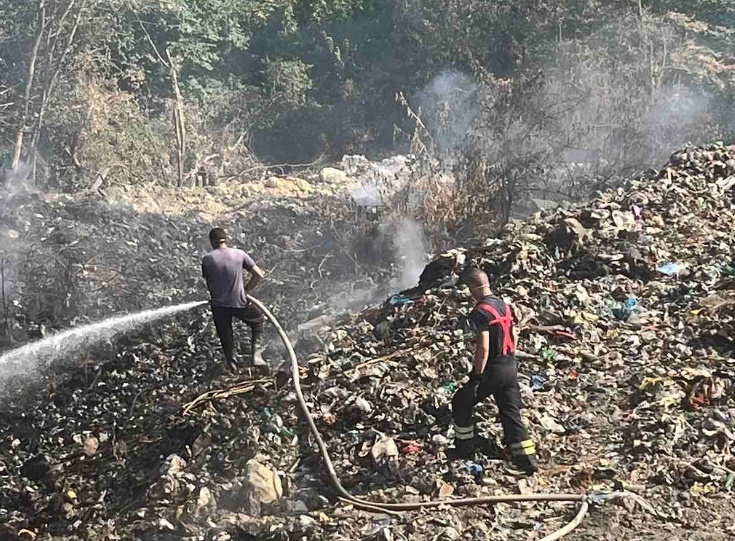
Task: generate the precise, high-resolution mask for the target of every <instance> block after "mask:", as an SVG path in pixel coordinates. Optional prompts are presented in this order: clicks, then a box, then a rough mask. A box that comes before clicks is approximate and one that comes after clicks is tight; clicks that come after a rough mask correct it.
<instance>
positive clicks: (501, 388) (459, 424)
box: [452, 268, 538, 475]
mask: <svg viewBox="0 0 735 541" xmlns="http://www.w3.org/2000/svg"><path fill="white" fill-rule="evenodd" d="M462 282H464V283H465V284H466V285H467V286H468V287H469V289H470V293H471V294H472V297H473V298H474V299H475V301H476V303H477V304H476V305H475V307H474V309H473V310H472V312H470V314H469V316H468V318H467V321H466V323H465V325H466V327H469V329H470V330H471V331H473V332H474V333H476V335H477V343H476V346H475V358H474V363H473V368H472V372H471V374H470V379H469V381H468V382H467V383H466V384H465V385H463V386H462V387H461V388H460V389H458V390H457V392H456V393H455V395H454V397H453V398H452V415H453V417H454V434H455V447H456V454H457V455H458V456H459V457H462V458H473V457H474V456H475V451H476V447H477V446H478V443H479V442H481V441H482V440H483V438H480V437H479V436H478V435H476V434H475V426H474V419H473V413H474V409H475V406H476V405H477V404H478V403H480V402H481V401H483V400H485V399H486V398H488V397H489V396H493V397H494V398H495V402H496V403H497V405H498V410H499V412H500V422H501V424H502V426H503V435H504V444H505V445H506V447H507V449H508V452H509V454H510V459H511V462H512V463H513V464H514V465H515V466H516V467H517V468H519V469H520V470H522V471H523V472H524V473H526V474H527V475H532V474H533V473H535V472H536V471H537V470H538V465H537V461H536V446H535V444H534V442H533V440H531V439H530V438H529V436H528V431H527V430H526V426H525V425H524V423H523V420H522V419H521V408H522V407H523V404H522V402H521V392H520V389H519V387H518V373H517V370H516V361H515V356H514V352H515V344H514V343H513V315H512V313H511V309H510V307H509V306H508V305H506V304H505V303H504V302H503V301H502V300H501V299H499V298H497V297H493V296H492V295H491V294H490V283H489V281H488V278H487V275H486V274H485V273H484V272H483V271H481V270H479V269H474V268H472V269H469V270H467V271H465V272H464V273H463V274H462Z"/></svg>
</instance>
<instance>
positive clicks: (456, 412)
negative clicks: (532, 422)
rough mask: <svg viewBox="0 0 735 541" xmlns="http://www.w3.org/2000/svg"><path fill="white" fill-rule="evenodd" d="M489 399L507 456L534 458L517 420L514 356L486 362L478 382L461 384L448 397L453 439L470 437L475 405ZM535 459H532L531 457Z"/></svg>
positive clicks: (518, 405)
mask: <svg viewBox="0 0 735 541" xmlns="http://www.w3.org/2000/svg"><path fill="white" fill-rule="evenodd" d="M489 396H493V397H494V398H495V402H496V403H497V405H498V411H499V413H500V423H501V424H502V425H503V436H504V438H503V443H504V444H505V445H506V446H508V448H509V449H510V452H511V457H512V458H513V457H515V458H521V457H523V458H524V459H525V460H524V462H525V461H526V460H528V458H529V455H535V451H536V449H535V446H534V444H533V442H532V441H531V440H529V438H528V430H526V426H525V425H524V424H523V420H522V419H521V408H522V407H523V402H522V400H521V391H520V388H519V387H518V372H517V368H516V361H515V358H514V357H501V358H498V359H489V360H488V362H487V366H486V367H485V373H484V374H483V376H482V379H481V380H480V381H479V382H478V381H475V382H472V381H470V382H468V383H467V384H465V385H463V386H462V387H461V388H460V389H459V390H458V391H457V392H456V393H455V395H454V397H453V398H452V415H453V417H454V424H455V431H456V434H457V439H458V441H459V439H460V438H461V439H465V440H469V439H471V438H474V436H475V435H474V419H473V414H474V410H475V406H476V405H477V404H479V403H480V402H482V401H483V400H485V399H486V398H488V397H489ZM533 458H534V460H535V456H534V457H533Z"/></svg>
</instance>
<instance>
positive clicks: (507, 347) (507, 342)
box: [475, 301, 516, 356]
mask: <svg viewBox="0 0 735 541" xmlns="http://www.w3.org/2000/svg"><path fill="white" fill-rule="evenodd" d="M475 308H477V309H478V310H480V311H481V312H484V313H485V314H486V315H489V316H492V320H491V321H489V322H488V325H499V326H500V328H501V329H502V330H503V345H502V347H501V353H500V354H501V355H503V356H505V355H512V354H513V353H515V350H516V345H515V343H514V342H513V334H512V333H511V326H512V325H513V314H512V313H511V311H510V306H508V305H505V315H500V312H499V311H498V310H497V308H495V307H494V306H493V305H492V304H490V303H489V302H485V301H482V302H479V303H478V304H477V306H475Z"/></svg>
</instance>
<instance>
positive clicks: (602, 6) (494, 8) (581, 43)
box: [0, 0, 735, 189]
mask: <svg viewBox="0 0 735 541" xmlns="http://www.w3.org/2000/svg"><path fill="white" fill-rule="evenodd" d="M70 1H71V0H46V3H47V4H46V5H47V7H48V9H47V17H48V20H49V21H50V22H53V23H54V24H59V23H60V21H61V14H62V13H63V12H64V9H65V7H66V6H68V5H70ZM77 5H79V4H77ZM38 6H39V0H28V1H26V2H16V1H14V0H0V137H1V139H0V140H1V141H3V143H1V144H0V156H5V158H4V161H8V159H9V158H8V157H9V156H12V154H13V152H12V151H13V148H12V145H13V142H14V141H15V139H16V135H17V132H18V129H19V128H20V127H21V126H20V124H21V119H22V108H23V102H24V100H23V93H24V88H25V84H26V81H27V78H28V73H29V62H30V57H31V50H32V46H33V42H34V35H35V29H36V25H37V21H38ZM640 8H642V11H641V10H640ZM734 17H735V6H734V5H733V3H732V2H730V1H726V0H696V1H694V0H693V1H688V0H687V1H684V0H650V1H648V0H643V1H642V2H641V3H640V6H639V3H638V2H617V1H611V0H540V1H539V0H534V1H530V0H529V1H526V0H521V1H519V0H514V1H510V0H501V1H497V2H487V1H485V0H442V1H440V0H421V1H416V0H399V1H395V0H265V1H263V0H86V3H85V9H84V11H83V13H82V16H81V20H80V23H81V24H80V27H79V32H78V33H77V35H76V37H75V42H74V44H73V47H72V48H71V50H70V55H69V56H68V58H67V59H66V60H65V61H64V62H63V63H62V64H63V65H59V63H58V62H57V60H58V58H59V52H58V51H59V50H61V49H63V46H64V42H63V40H62V41H61V42H60V43H59V45H58V48H57V50H56V51H57V52H56V53H54V54H53V55H49V54H48V51H47V50H46V49H44V47H42V50H41V57H40V60H39V63H38V69H37V77H36V80H35V82H34V84H33V85H32V86H33V88H32V92H31V96H30V111H31V117H30V120H29V121H28V124H29V125H28V126H26V130H27V131H26V133H27V134H28V137H30V135H31V134H32V133H33V131H34V129H35V128H34V127H35V126H36V122H37V117H36V116H34V115H35V114H37V112H38V110H39V106H40V100H41V96H42V95H43V92H42V89H43V88H44V85H45V84H46V82H48V80H49V78H50V77H51V75H52V74H53V72H54V70H55V69H56V67H59V69H60V71H59V80H58V82H57V88H55V89H54V91H53V95H52V96H51V97H50V99H49V100H48V108H47V111H46V117H45V118H44V122H45V124H46V125H45V126H42V127H41V130H40V139H39V148H40V153H41V156H42V158H43V161H44V163H45V164H47V167H46V168H45V171H46V172H47V175H46V178H47V181H48V182H49V184H50V185H52V186H57V187H62V188H64V189H78V188H80V187H85V186H87V185H89V184H90V183H93V182H95V180H96V179H97V178H98V175H99V174H100V172H101V171H106V170H112V171H115V173H114V174H112V173H110V175H109V177H108V178H109V179H110V180H109V181H113V178H112V177H115V178H116V179H117V180H115V181H119V182H143V181H150V180H155V181H159V182H165V183H169V182H174V181H175V179H176V177H177V175H176V174H175V170H176V167H175V163H174V162H176V159H177V158H176V144H175V142H174V124H173V117H174V114H175V111H177V108H180V109H181V110H182V112H183V113H184V127H185V128H188V130H187V146H186V156H185V163H186V171H185V172H186V174H187V176H188V178H190V179H191V178H192V175H193V174H194V172H195V171H197V170H198V169H199V168H201V167H205V168H208V169H211V170H212V171H215V172H216V173H217V175H218V176H225V177H227V176H228V175H231V174H233V173H234V172H236V171H237V170H238V169H239V170H244V169H247V167H244V162H243V160H252V159H254V156H253V154H252V151H253V150H254V151H255V152H256V153H257V155H258V156H259V157H261V158H264V159H273V160H277V161H283V162H292V161H297V162H301V161H309V160H311V159H314V158H316V157H318V156H320V155H322V154H326V155H328V156H331V157H335V158H339V157H340V156H341V154H343V153H345V152H360V153H364V152H371V153H380V152H383V151H386V150H391V149H393V148H394V142H395V141H394V133H396V129H397V131H398V132H400V131H405V132H410V131H411V122H410V121H409V119H408V118H407V117H406V116H405V111H404V110H403V109H402V108H401V107H400V105H399V104H398V103H396V101H395V96H396V93H397V92H404V93H405V94H406V95H407V96H408V97H409V101H410V102H411V103H418V102H419V101H420V97H421V96H422V95H423V94H424V93H425V92H424V89H425V88H426V87H427V85H428V84H429V83H430V82H431V81H432V80H434V79H435V77H436V76H437V75H438V74H440V73H442V72H445V71H446V70H454V71H459V72H461V73H464V74H466V75H467V76H469V77H470V78H473V79H474V80H475V81H476V82H478V83H479V85H480V86H482V87H483V88H485V90H487V93H490V92H492V91H493V89H497V88H499V87H502V88H506V87H507V88H512V89H513V91H512V92H513V99H514V100H516V101H514V102H513V103H514V105H513V106H512V107H500V108H498V109H497V110H495V112H494V113H493V114H492V115H491V118H492V119H493V121H494V122H497V123H498V126H506V128H504V129H502V130H500V131H498V130H496V131H495V132H494V133H493V137H494V138H495V139H493V141H495V140H498V138H500V139H502V138H508V137H510V140H513V138H514V137H515V135H513V136H512V137H511V135H512V134H511V133H510V132H509V131H508V130H509V129H511V128H508V126H510V127H514V126H515V128H513V129H521V128H519V127H518V126H517V125H516V120H514V119H515V118H530V117H531V116H534V117H535V118H537V119H538V121H537V122H536V123H535V124H534V127H535V128H534V130H535V131H532V133H541V132H538V130H539V129H541V127H544V129H546V126H547V125H548V123H549V122H551V119H553V118H556V117H557V116H559V115H560V113H559V111H560V109H559V108H558V107H556V106H555V105H553V101H554V100H557V101H558V102H560V103H569V102H570V100H576V102H579V103H581V104H583V105H580V106H578V107H576V108H575V110H574V111H573V113H572V114H570V118H569V122H568V123H567V124H565V125H564V126H562V132H561V133H563V134H564V137H565V138H566V139H565V140H572V139H580V138H582V136H581V135H580V134H585V135H584V137H585V138H586V139H585V140H586V141H588V140H592V141H597V137H598V135H599V132H597V131H595V129H594V128H592V126H593V125H594V124H595V122H598V121H599V122H603V123H607V124H612V125H615V137H609V138H607V143H605V144H604V145H602V143H600V145H602V146H605V148H606V150H604V151H602V150H601V149H600V148H598V149H597V150H596V152H597V151H599V152H600V156H604V160H607V163H611V164H615V163H620V160H621V159H622V160H623V161H624V162H625V163H628V160H629V159H631V160H632V158H631V156H632V154H635V153H636V152H637V155H638V158H636V161H637V163H642V162H643V161H645V159H649V158H648V157H650V156H651V155H652V152H653V151H652V150H651V146H650V145H649V144H648V142H646V144H645V145H641V143H640V141H641V140H640V139H636V138H632V139H626V137H627V136H630V135H631V134H635V133H642V127H641V126H642V123H644V122H646V120H645V119H646V118H647V117H646V116H645V114H646V111H647V110H648V108H650V103H651V102H652V100H654V99H655V97H656V96H658V97H659V99H662V98H663V97H665V93H666V92H670V87H672V86H677V85H678V86H680V87H683V86H684V85H686V86H687V87H688V88H690V89H693V90H696V92H701V93H703V94H706V95H707V96H708V97H709V98H708V99H710V100H711V103H713V104H718V103H720V102H722V103H726V102H727V101H728V100H732V97H733V94H734V93H735V91H734V90H733V85H734V84H735V81H734V78H735V70H733V69H732V65H733V56H732V51H733V50H735V43H734V42H733V36H734V35H735V29H734V28H733V27H734V26H735V19H734ZM72 20H73V18H71V17H68V18H67V19H66V20H65V22H64V23H63V24H62V25H61V27H63V28H64V29H66V31H68V28H69V24H70V21H72ZM538 74H541V75H542V76H541V77H540V78H538V77H537V75H538ZM174 75H175V76H176V80H177V82H178V85H179V95H180V96H181V97H180V98H177V92H176V89H175V85H174ZM532 81H540V82H539V85H538V86H537V85H536V83H532ZM622 81H632V89H633V90H632V92H629V95H628V96H625V94H624V93H623V92H621V91H620V88H623V87H624V85H622V86H621V82H622ZM593 97H594V99H593ZM177 100H178V101H177ZM604 100H607V101H604ZM500 101H501V102H502V99H501V100H500ZM498 103H500V102H498ZM595 103H598V104H599V103H604V107H598V108H595ZM455 105H456V104H455ZM625 107H628V108H629V109H631V110H633V111H635V114H633V113H631V115H629V116H630V119H628V120H626V121H625V122H623V121H622V120H621V119H620V118H617V119H616V118H612V117H613V116H615V113H616V112H617V111H619V110H620V109H621V108H623V109H625ZM519 108H520V109H519ZM523 108H525V109H523ZM430 109H431V107H428V105H426V104H424V107H423V110H422V111H421V114H422V115H424V116H426V115H428V116H426V121H427V122H428V123H431V122H434V121H435V120H436V119H432V118H429V117H432V115H434V114H435V113H437V111H438V109H437V110H436V111H434V110H431V111H430ZM485 110H486V111H487V109H485ZM176 114H178V112H177V113H176ZM437 114H438V113H437ZM636 115H638V116H636ZM640 115H643V116H640ZM593 117H594V118H595V119H596V120H594V122H593V121H592V120H590V119H592V118H593ZM488 118H490V117H488ZM634 118H635V120H633V119H634ZM486 120H487V119H485V120H483V122H485V121H486ZM721 125H722V126H726V125H727V122H725V121H723V122H722V123H721ZM554 129H560V128H559V126H556V127H555V128H554ZM712 130H713V131H712V133H715V132H716V133H718V134H722V135H727V133H726V132H725V131H723V130H722V129H721V128H720V127H718V126H714V127H713V128H712ZM521 131H522V130H521ZM447 133H448V134H449V135H450V136H455V135H456V134H455V132H454V131H452V130H450V131H449V132H447ZM445 135H447V134H445ZM458 137H460V138H461V137H462V136H458ZM538 137H542V136H541V135H538ZM660 139H661V140H660V141H659V143H660V144H661V145H663V144H664V143H665V142H666V141H667V139H666V138H665V137H662V138H660ZM620 141H627V143H626V144H623V145H619V144H618V143H619V142H620ZM659 143H657V144H659ZM505 144H507V141H506V143H505ZM595 144H596V143H595ZM545 145H546V146H545V148H546V149H547V150H546V151H544V152H542V153H538V152H536V151H534V152H533V155H534V156H535V158H534V160H532V161H533V162H534V163H539V162H540V161H544V160H547V159H548V158H547V157H548V155H549V152H551V155H552V156H553V152H556V151H557V150H558V149H555V148H553V147H554V145H548V144H545ZM491 146H492V145H491ZM26 147H27V145H26ZM493 148H494V147H493ZM514 148H515V147H514ZM614 148H617V150H616V151H613V149H614ZM549 149H551V150H549ZM552 151H553V152H552ZM634 151H635V152H634ZM615 152H618V156H617V157H613V155H614V154H615ZM620 155H624V156H625V159H623V158H620ZM213 156H214V157H213ZM238 156H243V158H238ZM491 156H492V153H490V154H487V153H485V155H484V158H483V159H484V160H490V161H492V159H493V158H492V157H491ZM544 156H546V157H544ZM599 161H600V163H602V161H603V158H599ZM118 164H121V165H118ZM124 170H127V171H128V172H127V173H123V171H124ZM521 176H522V175H521Z"/></svg>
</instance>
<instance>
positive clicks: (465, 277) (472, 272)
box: [459, 267, 487, 286]
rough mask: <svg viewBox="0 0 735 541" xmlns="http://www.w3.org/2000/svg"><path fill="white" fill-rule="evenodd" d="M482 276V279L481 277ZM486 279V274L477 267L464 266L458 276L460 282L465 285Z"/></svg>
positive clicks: (478, 282)
mask: <svg viewBox="0 0 735 541" xmlns="http://www.w3.org/2000/svg"><path fill="white" fill-rule="evenodd" d="M483 277H484V279H483ZM486 280H487V274H485V271H483V270H482V269H478V268H477V267H468V268H466V269H465V270H464V271H463V272H462V274H461V275H460V277H459V281H460V283H462V284H464V285H466V286H476V285H480V284H482V283H483V282H484V281H486Z"/></svg>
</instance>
